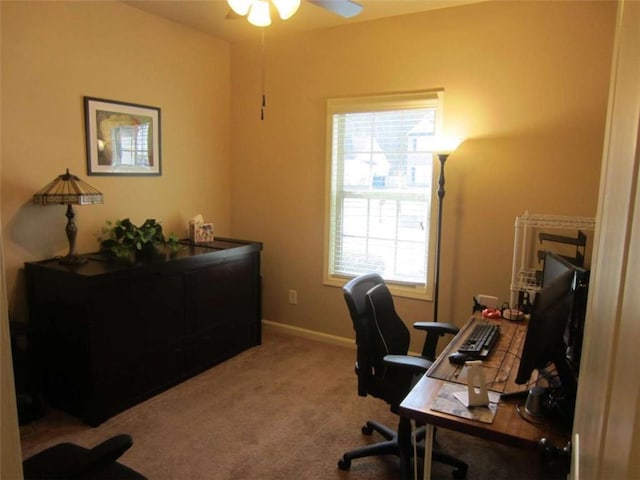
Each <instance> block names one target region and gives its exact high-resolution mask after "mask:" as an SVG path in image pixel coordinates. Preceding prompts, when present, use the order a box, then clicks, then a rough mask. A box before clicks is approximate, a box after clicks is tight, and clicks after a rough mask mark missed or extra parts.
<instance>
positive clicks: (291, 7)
mask: <svg viewBox="0 0 640 480" xmlns="http://www.w3.org/2000/svg"><path fill="white" fill-rule="evenodd" d="M272 1H273V4H274V5H275V6H276V9H277V10H278V14H279V15H280V18H281V19H282V20H287V19H289V18H291V17H293V16H294V15H295V13H296V12H297V11H298V8H299V7H300V0H272Z"/></svg>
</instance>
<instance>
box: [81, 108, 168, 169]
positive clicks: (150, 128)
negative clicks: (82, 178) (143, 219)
mask: <svg viewBox="0 0 640 480" xmlns="http://www.w3.org/2000/svg"><path fill="white" fill-rule="evenodd" d="M84 115H85V129H86V141H87V174H88V175H129V176H137V175H141V176H142V175H161V174H162V168H161V167H162V166H161V158H160V109H159V108H157V107H149V106H147V105H136V104H134V103H125V102H117V101H114V100H104V99H101V98H92V97H84Z"/></svg>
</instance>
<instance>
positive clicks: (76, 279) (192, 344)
mask: <svg viewBox="0 0 640 480" xmlns="http://www.w3.org/2000/svg"><path fill="white" fill-rule="evenodd" d="M261 250H262V244H261V243H259V242H250V241H242V240H234V239H222V238H221V239H217V240H215V241H214V242H210V243H206V244H198V245H193V244H189V243H187V242H185V243H184V248H183V249H182V250H181V251H179V252H177V253H174V254H169V253H166V254H163V255H159V256H158V257H156V258H153V259H149V260H146V261H144V262H137V263H136V264H135V265H127V264H125V263H123V262H118V261H114V260H113V259H112V258H109V257H108V256H105V255H102V254H90V255H87V257H88V262H87V263H85V264H82V265H77V266H69V265H61V264H60V263H59V262H58V260H57V259H50V260H44V261H39V262H30V263H26V264H25V272H26V278H27V292H28V302H29V321H30V330H31V332H32V334H31V336H30V339H29V345H30V350H31V354H32V355H33V358H34V360H35V362H36V365H37V366H38V371H39V375H40V377H41V379H42V383H43V389H44V392H45V395H46V397H47V399H48V400H49V402H50V403H51V404H52V405H53V406H56V407H58V408H61V409H62V410H64V411H66V412H68V413H71V414H73V415H75V416H77V417H79V418H81V419H82V420H84V421H85V422H86V423H88V424H89V425H92V426H96V425H98V424H100V423H101V422H103V421H104V420H105V419H107V418H109V417H110V416H112V415H114V414H116V413H118V412H121V411H123V410H125V409H127V408H129V407H131V406H132V405H134V404H136V403H138V402H140V401H142V400H144V399H146V398H149V397H150V396H152V395H155V394H157V393H159V392H160V391H162V390H165V389H167V388H169V387H171V386H173V385H175V384H176V383H178V382H180V381H182V380H185V379H187V378H189V377H191V376H193V375H195V374H197V373H200V372H202V371H204V370H206V369H207V368H210V367H211V366H213V365H216V364H218V363H220V362H222V361H224V360H226V359H228V358H230V357H232V356H234V355H236V354H238V353H240V352H242V351H243V350H246V349H248V348H250V347H252V346H255V345H259V344H260V342H261V317H262V314H261V277H260V252H261Z"/></svg>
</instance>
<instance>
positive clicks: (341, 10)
mask: <svg viewBox="0 0 640 480" xmlns="http://www.w3.org/2000/svg"><path fill="white" fill-rule="evenodd" d="M309 2H311V3H313V4H314V5H317V6H319V7H322V8H325V9H327V10H330V11H332V12H333V13H337V14H338V15H340V16H342V17H345V18H351V17H355V16H356V15H358V14H359V13H360V12H361V11H362V5H360V4H358V3H356V2H354V1H352V0H309Z"/></svg>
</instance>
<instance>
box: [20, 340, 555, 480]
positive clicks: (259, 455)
mask: <svg viewBox="0 0 640 480" xmlns="http://www.w3.org/2000/svg"><path fill="white" fill-rule="evenodd" d="M354 358H355V350H354V349H350V348H345V347H340V346H335V345H328V344H325V343H320V342H315V341H312V340H308V339H303V338H299V337H293V336H285V335H276V334H265V335H264V338H263V344H262V345H261V346H258V347H255V348H252V349H250V350H248V351H245V352H243V353H241V354H240V355H238V356H236V357H234V358H232V359H230V360H228V361H226V362H224V363H222V364H220V365H218V366H216V367H214V368H211V369H209V370H207V371H205V372H203V373H202V374H200V375H197V376H196V377H193V378H191V379H189V380H187V381H185V382H183V383H181V384H179V385H177V386H175V387H173V388H171V389H169V390H167V391H165V392H163V393H161V394H159V395H156V396H154V397H152V398H150V399H148V400H146V401H145V402H142V403H140V404H138V405H136V406H134V407H132V408H130V409H128V410H126V411H125V412H122V413H120V414H118V415H116V416H114V417H112V418H110V419H109V420H107V421H105V422H104V423H102V424H101V425H100V426H98V427H97V428H91V427H89V426H87V425H84V424H83V423H82V422H80V421H79V420H77V419H76V418H74V417H72V416H69V415H67V414H65V413H63V412H60V411H58V410H55V409H52V408H50V409H48V410H47V413H46V415H45V416H44V417H43V418H41V419H39V420H37V421H34V422H32V423H31V424H28V425H24V426H23V427H21V444H22V453H23V458H27V457H29V456H31V455H33V454H35V453H37V452H39V451H41V450H43V449H45V448H47V447H49V446H51V445H54V444H57V443H59V442H63V441H67V442H74V443H77V444H79V445H82V446H86V447H91V446H93V445H96V444H97V443H99V442H101V441H102V440H105V439H106V438H108V437H110V436H112V435H115V434H117V433H128V434H130V435H132V437H133V439H134V445H133V447H132V448H131V449H129V450H128V451H127V452H125V454H124V455H123V456H122V457H121V459H120V461H121V462H122V463H124V464H126V465H128V466H130V467H131V468H133V469H135V470H137V471H139V472H140V473H142V474H144V475H145V476H147V477H148V478H149V479H153V480H183V479H184V480H191V479H193V480H235V479H269V480H280V479H282V480H285V479H286V480H291V479H303V480H307V479H308V480H315V479H317V480H320V479H322V480H325V479H337V480H388V479H396V478H399V466H398V461H397V459H396V458H395V457H392V456H389V457H379V458H373V457H372V458H365V459H359V460H354V461H353V463H352V465H351V469H350V471H341V470H339V469H338V468H337V461H338V460H339V459H340V458H341V456H342V454H343V453H344V452H345V451H347V450H349V449H352V448H355V447H358V446H360V445H364V444H367V443H374V442H377V441H380V437H379V436H377V434H375V433H374V434H373V436H370V437H369V436H365V435H363V434H362V433H361V432H360V428H361V427H362V425H363V424H364V422H365V421H366V420H369V419H375V420H378V421H381V422H383V423H386V424H387V425H389V426H395V425H396V424H397V418H396V417H395V416H394V415H393V414H392V413H391V412H390V411H389V409H388V406H387V405H386V404H385V403H384V402H382V401H380V400H378V399H375V398H371V397H367V398H362V397H358V396H357V393H356V377H355V374H354V370H353V369H354ZM437 437H438V443H439V445H440V447H441V448H442V449H443V450H445V451H447V452H448V453H451V454H453V455H455V456H457V457H459V458H461V459H462V460H464V461H466V462H467V463H468V464H469V472H468V475H467V478H468V479H469V480H475V479H478V480H480V479H491V480H502V479H504V480H513V479H527V480H529V479H530V480H533V479H540V480H555V479H560V478H566V476H565V475H563V474H562V473H561V472H558V471H557V468H556V470H555V471H554V470H552V469H550V468H548V467H546V466H543V465H541V464H540V462H539V459H538V455H537V453H536V452H530V451H524V450H520V449H516V448H512V447H508V446H504V445H498V444H495V443H492V442H488V441H484V440H481V439H477V438H473V437H470V436H467V435H462V434H458V433H456V432H451V431H447V430H444V429H438V435H437ZM451 470H452V469H451V468H450V467H448V466H445V465H440V464H438V463H434V466H433V475H432V478H433V479H449V478H451Z"/></svg>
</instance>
